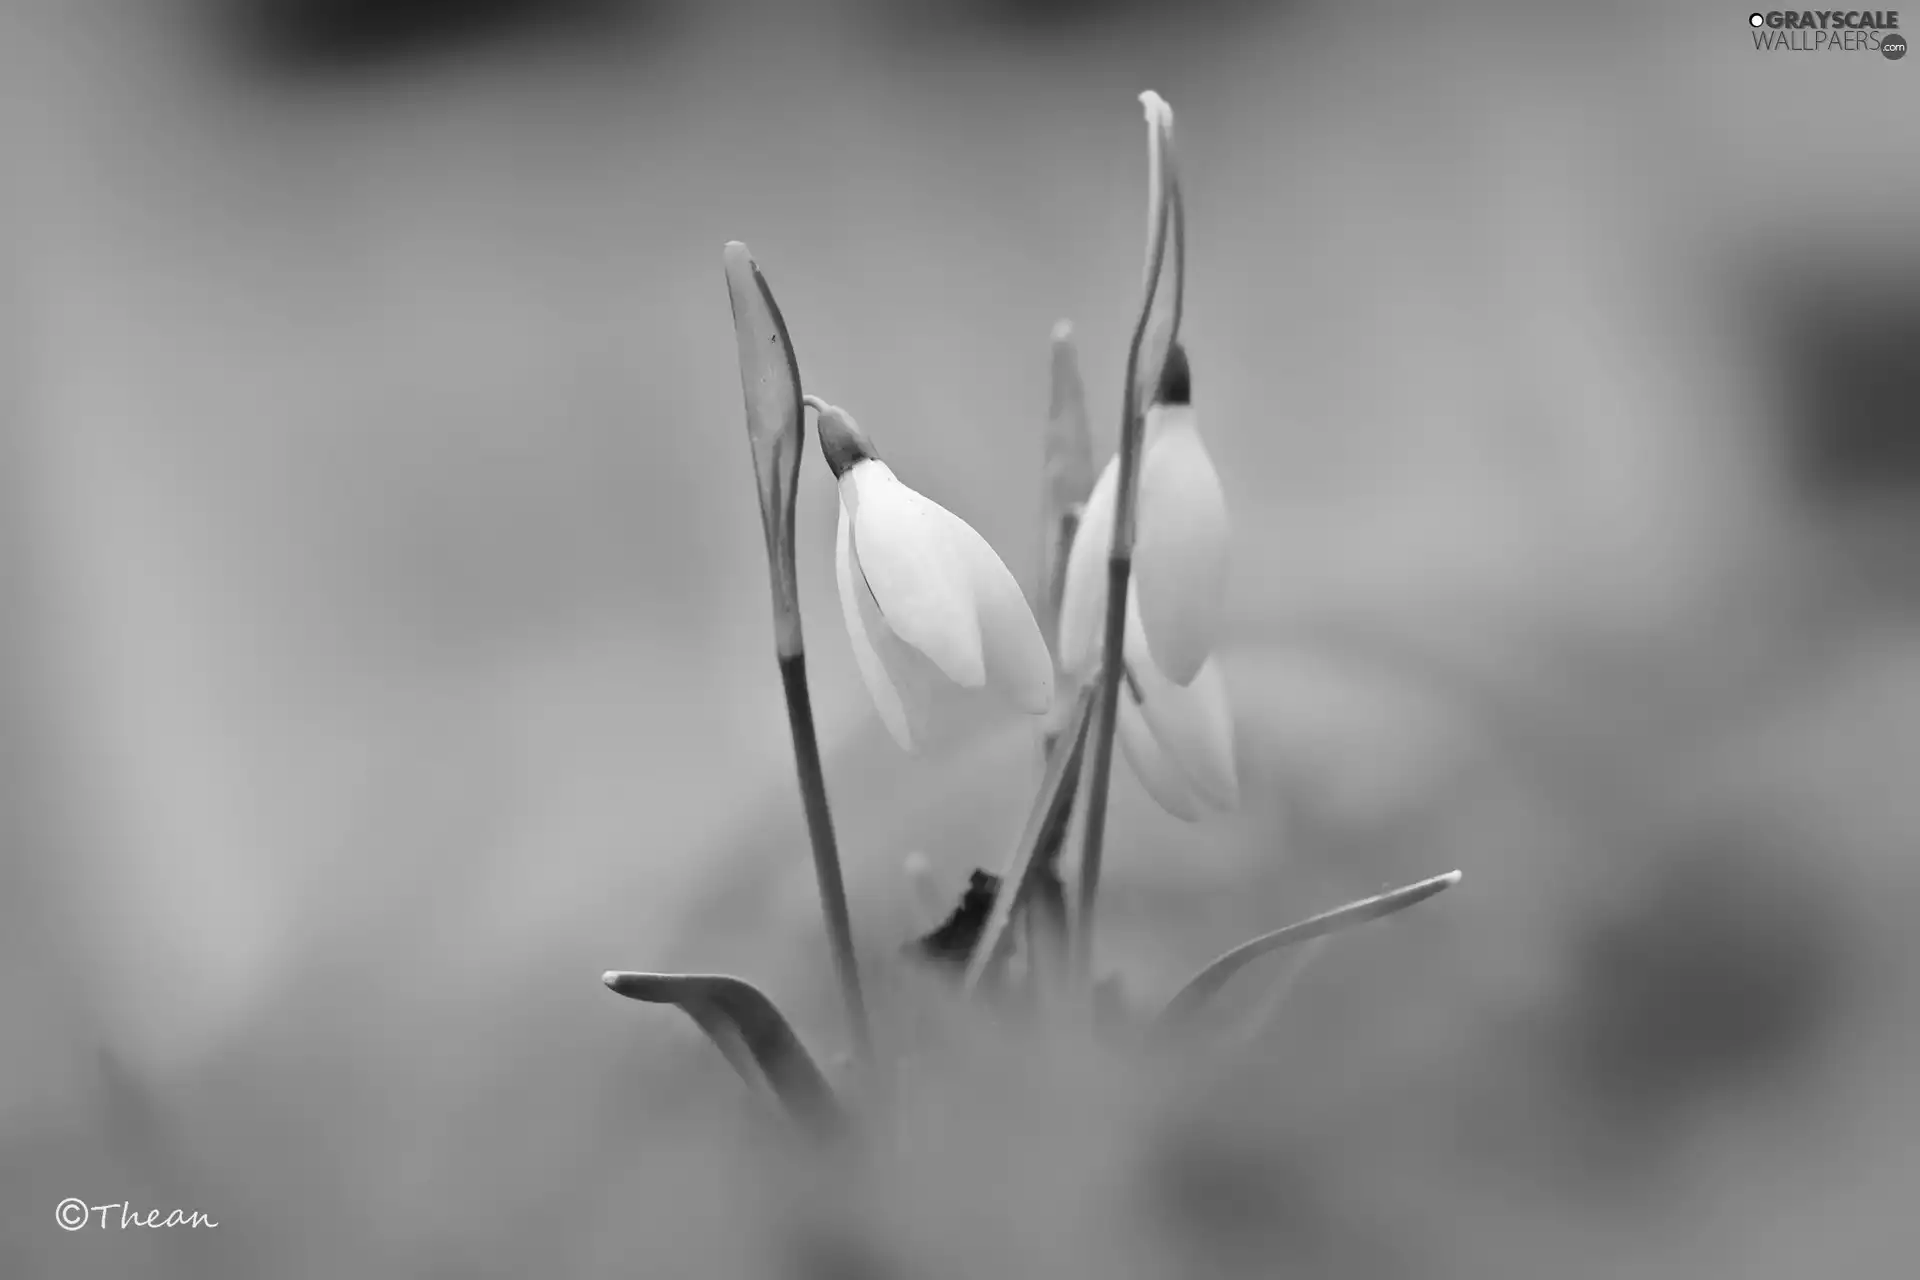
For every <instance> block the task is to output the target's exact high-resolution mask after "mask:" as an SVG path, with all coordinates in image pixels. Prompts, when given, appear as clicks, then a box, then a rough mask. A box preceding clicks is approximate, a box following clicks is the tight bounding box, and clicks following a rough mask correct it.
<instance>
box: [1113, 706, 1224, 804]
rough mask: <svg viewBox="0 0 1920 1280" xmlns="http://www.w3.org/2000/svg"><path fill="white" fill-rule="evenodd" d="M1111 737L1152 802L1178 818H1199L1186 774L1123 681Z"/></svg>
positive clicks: (1197, 800) (1196, 800)
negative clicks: (1162, 745) (1118, 744)
mask: <svg viewBox="0 0 1920 1280" xmlns="http://www.w3.org/2000/svg"><path fill="white" fill-rule="evenodd" d="M1114 737H1116V738H1118V739H1119V741H1120V754H1121V755H1123V756H1125V757H1126V758H1127V767H1128V768H1129V769H1132V770H1133V776H1134V777H1136V778H1138V779H1140V785H1141V786H1143V787H1145V788H1146V790H1147V794H1148V795H1150V796H1152V797H1153V802H1154V803H1155V804H1157V805H1159V806H1160V807H1161V808H1162V809H1165V810H1166V811H1167V812H1168V813H1170V814H1172V815H1173V816H1174V817H1176V818H1179V819H1180V820H1181V821H1182V822H1198V821H1200V819H1201V818H1202V817H1203V816H1204V810H1203V809H1202V808H1201V805H1200V801H1199V799H1198V797H1196V796H1195V795H1194V792H1193V789H1192V787H1191V785H1190V784H1189V783H1188V782H1187V776H1186V774H1185V773H1184V772H1182V771H1181V769H1180V766H1179V765H1177V764H1175V763H1174V761H1173V757H1172V756H1170V755H1168V754H1167V753H1166V751H1165V750H1164V749H1163V748H1162V747H1161V746H1160V743H1159V741H1158V740H1157V739H1156V738H1155V737H1154V736H1153V730H1151V729H1149V728H1148V727H1147V722H1146V719H1145V718H1144V717H1143V716H1142V715H1141V712H1140V706H1139V704H1138V703H1136V702H1135V701H1134V700H1133V692H1132V690H1130V689H1128V688H1127V686H1126V684H1125V683H1122V684H1121V686H1120V713H1119V716H1118V718H1117V719H1116V720H1115V721H1114Z"/></svg>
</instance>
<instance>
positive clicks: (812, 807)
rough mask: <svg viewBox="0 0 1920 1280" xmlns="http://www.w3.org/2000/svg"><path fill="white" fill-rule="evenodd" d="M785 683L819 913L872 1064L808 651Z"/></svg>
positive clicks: (853, 1026)
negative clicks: (809, 687) (816, 729)
mask: <svg viewBox="0 0 1920 1280" xmlns="http://www.w3.org/2000/svg"><path fill="white" fill-rule="evenodd" d="M780 684H781V687H782V689H783V690H784V691H785V693H786V695H787V723H788V725H789V726H790V727H791V728H792V730H793V766H794V773H795V774H796V775H797V776H798V777H799V780H800V803H801V805H802V807H803V808H804V809H805V810H806V815H807V836H808V838H809V842H810V843H811V844H812V845H813V871H814V876H815V878H816V879H817V880H818V881H819V882H820V909H821V910H822V912H824V913H825V915H826V917H827V938H828V941H829V942H830V943H831V944H832V947H833V968H834V972H835V973H836V974H837V975H838V976H839V979H840V993H841V995H842V996H843V997H844V998H845V1000H846V1004H847V1025H848V1027H849V1028H850V1030H851V1031H852V1034H853V1044H854V1050H855V1052H856V1053H858V1054H859V1057H860V1061H861V1063H862V1065H863V1066H867V1067H871V1066H872V1065H873V1033H872V1030H871V1029H870V1028H869V1027H868V1025H867V1004H866V1000H865V999H864V998H863V997H862V996H861V994H860V963H859V961H858V960H857V959H856V958H855V957H854V951H853V918H852V916H851V914H850V913H849V912H848V910H847V886H846V882H845V880H844V879H842V877H841V874H840V849H839V845H838V843H837V842H836V841H835V840H834V835H833V814H832V813H831V811H829V810H828V808H827V779H826V774H825V772H824V771H823V770H822V769H821V766H820V742H819V739H818V738H817V737H816V736H815V734H814V729H813V697H812V695H811V694H810V693H809V692H808V691H807V655H806V653H805V652H804V651H800V652H795V653H790V654H782V655H781V656H780Z"/></svg>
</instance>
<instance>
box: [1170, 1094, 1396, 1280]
mask: <svg viewBox="0 0 1920 1280" xmlns="http://www.w3.org/2000/svg"><path fill="white" fill-rule="evenodd" d="M1226 1093H1227V1095H1228V1096H1229V1098H1230V1101H1229V1102H1228V1103H1227V1104H1226V1105H1220V1106H1215V1107H1213V1108H1212V1109H1210V1110H1209V1111H1207V1112H1206V1113H1204V1114H1203V1113H1202V1112H1200V1111H1198V1110H1192V1109H1179V1110H1176V1112H1175V1113H1174V1114H1173V1116H1172V1118H1171V1120H1170V1122H1169V1123H1166V1124H1165V1126H1164V1128H1162V1130H1161V1131H1160V1132H1159V1134H1158V1135H1157V1140H1156V1141H1155V1142H1153V1143H1152V1144H1150V1145H1149V1147H1148V1149H1147V1152H1146V1159H1147V1164H1146V1167H1145V1168H1144V1170H1143V1173H1144V1175H1145V1176H1144V1179H1143V1181H1142V1182H1141V1183H1140V1184H1139V1191H1140V1192H1141V1202H1140V1203H1141V1207H1142V1212H1145V1213H1147V1214H1150V1215H1151V1216H1152V1217H1153V1218H1154V1219H1155V1220H1156V1222H1157V1224H1158V1225H1159V1227H1160V1228H1161V1230H1162V1231H1164V1232H1165V1237H1166V1239H1167V1240H1168V1242H1169V1243H1170V1244H1171V1245H1172V1246H1173V1248H1174V1250H1175V1253H1176V1256H1177V1257H1178V1258H1179V1261H1180V1267H1181V1269H1180V1273H1179V1274H1181V1275H1184V1276H1208V1275H1222V1276H1227V1275H1232V1276H1243V1275H1264V1274H1271V1275H1283V1274H1291V1275H1313V1276H1321V1277H1332V1276H1370V1277H1387V1276H1394V1275H1400V1274H1403V1273H1404V1269H1403V1268H1402V1267H1400V1266H1398V1265H1397V1261H1396V1259H1395V1257H1394V1250H1393V1249H1392V1247H1391V1246H1390V1244H1389V1242H1388V1239H1387V1237H1388V1235H1389V1234H1390V1233H1389V1232H1387V1231H1383V1230H1381V1229H1380V1227H1379V1225H1378V1224H1377V1223H1373V1224H1362V1223H1356V1222H1353V1221H1351V1220H1349V1219H1348V1218H1347V1217H1346V1216H1345V1215H1344V1214H1343V1213H1341V1212H1340V1210H1339V1209H1338V1208H1337V1207H1336V1204H1335V1196H1334V1195H1333V1193H1332V1191H1331V1189H1330V1188H1329V1187H1328V1185H1327V1183H1326V1181H1325V1180H1324V1179H1323V1178H1322V1177H1320V1176H1318V1174H1317V1173H1316V1172H1315V1170H1316V1168H1324V1167H1326V1165H1327V1164H1328V1163H1329V1162H1326V1161H1322V1160H1319V1159H1316V1158H1315V1155H1314V1153H1313V1152H1312V1150H1311V1148H1310V1146H1308V1145H1307V1144H1304V1143H1302V1142H1300V1141H1298V1140H1292V1139H1290V1138H1289V1136H1288V1135H1287V1134H1286V1133H1285V1132H1284V1131H1283V1126H1280V1125H1277V1124H1276V1123H1274V1122H1273V1121H1272V1119H1271V1115H1272V1113H1273V1111H1274V1110H1275V1106H1274V1102H1273V1099H1272V1096H1271V1093H1270V1092H1269V1090H1268V1089H1267V1088H1266V1087H1264V1086H1262V1087H1259V1088H1257V1089H1256V1091H1255V1092H1252V1093H1250V1094H1245V1095H1244V1096H1243V1094H1242V1091H1240V1090H1235V1089H1233V1088H1231V1087H1229V1088H1228V1089H1227V1090H1226ZM1236 1103H1237V1104H1240V1105H1235V1104H1236Z"/></svg>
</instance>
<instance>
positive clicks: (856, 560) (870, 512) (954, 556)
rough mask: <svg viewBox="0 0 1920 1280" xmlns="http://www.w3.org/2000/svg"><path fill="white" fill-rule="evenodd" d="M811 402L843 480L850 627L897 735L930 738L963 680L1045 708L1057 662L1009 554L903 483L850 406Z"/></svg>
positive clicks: (867, 677) (867, 679)
mask: <svg viewBox="0 0 1920 1280" xmlns="http://www.w3.org/2000/svg"><path fill="white" fill-rule="evenodd" d="M807 404H808V405H810V406H811V407H812V408H813V409H814V410H815V412H816V413H818V414H819V424H818V425H819V431H820V451H821V452H822V453H823V454H824V455H825V456H826V459H827V465H828V467H829V468H831V469H832V471H833V474H834V478H835V479H836V480H837V481H838V482H839V486H840V528H839V532H838V535H837V538H836V541H835V547H834V568H835V573H836V576H837V577H838V580H839V586H840V608H841V612H842V613H843V615H844V616H845V618H846V623H847V636H848V638H849V639H850V640H851V641H852V643H853V656H854V661H855V662H856V664H857V665H858V666H859V668H860V678H861V680H862V681H863V682H864V683H865V684H866V686H867V692H868V693H869V694H870V695H872V697H873V703H874V706H875V708H876V709H877V710H878V711H879V713H880V719H881V721H882V722H883V723H884V724H885V725H886V726H887V731H888V732H889V733H891V734H892V735H893V738H894V741H896V742H898V743H899V744H900V746H901V747H902V748H903V749H905V750H907V751H917V750H918V749H919V748H920V747H921V746H923V745H924V744H925V743H926V741H927V740H928V737H929V735H930V733H931V731H932V730H933V728H934V724H933V718H934V715H935V709H936V706H937V704H938V703H939V702H941V701H943V700H944V698H945V696H946V695H947V694H949V693H950V692H951V691H953V690H955V689H958V690H977V689H991V690H993V691H994V692H995V693H997V694H998V695H999V696H1000V697H1001V699H1002V700H1003V701H1005V702H1008V703H1010V704H1012V705H1013V706H1014V707H1016V708H1018V709H1019V710H1021V711H1024V712H1027V713H1028V714H1030V715H1044V714H1045V713H1046V712H1047V711H1048V710H1049V709H1050V708H1051V707H1052V705H1053V662H1052V659H1051V658H1050V656H1049V655H1048V653H1047V646H1046V642H1045V641H1043V640H1042V639H1041V638H1040V627H1039V624H1037V623H1036V622H1035V621H1034V618H1033V612H1032V610H1031V609H1029V608H1028V607H1027V600H1026V596H1025V595H1024V594H1022V592H1021V590H1020V584H1019V583H1018V582H1016V581H1015V580H1014V577H1013V574H1012V573H1011V572H1010V571H1009V570H1008V569H1007V566H1006V564H1005V563H1004V562H1002V561H1001V559H1000V557H999V556H998V555H996V554H994V550H993V548H992V547H990V546H988V545H987V540H986V539H985V538H982V537H981V536H980V534H979V533H978V532H976V531H975V530H974V528H973V526H971V525H969V524H968V523H967V522H966V521H964V520H962V519H961V518H960V517H959V516H956V515H954V514H953V513H952V512H951V511H948V510H947V509H946V508H945V507H943V506H941V505H940V504H939V503H937V502H935V501H933V500H932V499H931V498H928V497H926V496H925V495H923V494H921V493H918V492H916V491H915V490H913V489H910V488H908V487H907V486H906V485H905V484H903V483H901V481H900V479H899V478H898V477H897V476H895V475H894V474H893V469H892V468H891V467H889V466H888V465H887V464H886V463H885V462H882V461H881V460H880V457H879V455H878V454H877V453H876V452H875V451H874V448H873V443H872V441H870V440H868V439H867V437H866V435H865V433H863V432H862V431H861V430H860V428H859V426H858V425H857V424H856V423H855V422H854V420H853V418H852V417H851V416H849V415H848V414H847V413H846V411H845V410H842V409H839V408H836V407H834V406H833V405H830V404H826V403H825V402H823V401H821V400H820V399H818V398H817V397H814V396H808V397H807Z"/></svg>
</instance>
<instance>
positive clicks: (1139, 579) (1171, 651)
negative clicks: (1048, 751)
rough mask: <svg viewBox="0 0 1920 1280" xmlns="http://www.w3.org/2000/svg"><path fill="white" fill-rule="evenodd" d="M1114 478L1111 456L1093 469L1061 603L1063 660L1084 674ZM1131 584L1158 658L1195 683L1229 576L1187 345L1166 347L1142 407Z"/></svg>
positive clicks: (1092, 659) (1094, 633)
mask: <svg viewBox="0 0 1920 1280" xmlns="http://www.w3.org/2000/svg"><path fill="white" fill-rule="evenodd" d="M1119 484H1120V460H1119V458H1118V457H1115V458H1114V459H1112V460H1111V461H1109V462H1108V463H1107V467H1106V470H1104V471H1102V472H1101V473H1100V479H1099V481H1098V482H1097V483H1096V484H1095V485H1094V487H1093V493H1092V495H1091V496H1089V497H1088V499H1087V506H1086V510H1085V511H1084V512H1083V513H1082V514H1081V517H1080V529H1079V532H1078V533H1077V534H1076V535H1075V536H1074V540H1073V549H1072V551H1071V552H1070V553H1069V554H1068V559H1067V578H1066V589H1065V591H1064V593H1063V595H1062V599H1061V606H1060V665H1061V669H1062V670H1064V671H1067V672H1070V673H1073V674H1074V675H1077V676H1085V675H1087V674H1088V673H1090V672H1091V671H1093V670H1094V668H1095V667H1097V666H1098V665H1099V661H1100V636H1101V628H1102V625H1103V623H1102V620H1103V618H1104V617H1105V614H1106V608H1107V552H1108V548H1109V547H1110V546H1111V544H1112V541H1113V518H1114V502H1115V499H1116V497H1117V496H1118V490H1119ZM1138 513H1139V514H1138V517H1137V520H1138V528H1137V530H1136V532H1135V538H1134V546H1133V573H1132V581H1133V583H1134V590H1135V592H1137V594H1138V596H1139V611H1140V622H1141V625H1142V627H1143V628H1144V631H1145V636H1146V641H1147V644H1148V645H1149V646H1150V648H1151V649H1152V651H1153V657H1154V662H1155V665H1156V666H1158V668H1159V670H1160V671H1161V673H1163V674H1164V675H1165V676H1166V677H1167V678H1168V679H1169V680H1171V681H1172V682H1173V683H1174V684H1175V685H1178V686H1181V687H1185V686H1187V685H1190V684H1192V683H1193V681H1194V680H1195V679H1196V678H1197V677H1198V676H1199V674H1200V671H1201V668H1202V667H1204V666H1205V664H1206V661H1207V657H1208V655H1209V654H1211V653H1212V652H1213V645H1214V640H1215V637H1216V636H1217V635H1218V634H1219V630H1220V615H1221V612H1222V609H1223V605H1224V602H1225V597H1226V585H1227V501H1226V495H1225V494H1224V492H1223V491H1222V490H1221V487H1220V477H1219V475H1218V473H1216V472H1215V471H1214V468H1213V460H1212V459H1211V458H1210V457H1208V456H1207V447H1206V445H1205V444H1204V443H1202V442H1201V439H1200V432H1199V426H1198V420H1197V418H1196V415H1195V413H1194V409H1193V375H1192V372H1191V369H1190V367H1189V366H1188V363H1187V353H1186V349H1185V348H1184V347H1183V346H1182V345H1181V344H1180V343H1178V342H1175V343H1173V344H1172V346H1171V347H1169V349H1168V351H1167V358H1166V362H1165V364H1164V365H1163V366H1162V367H1161V374H1160V382H1159V386H1158V387H1157V388H1156V389H1155V391H1154V396H1153V403H1152V404H1151V405H1150V406H1149V408H1148V409H1147V414H1146V438H1145V441H1144V444H1143V448H1142V452H1141V459H1140V500H1139V506H1138Z"/></svg>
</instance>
